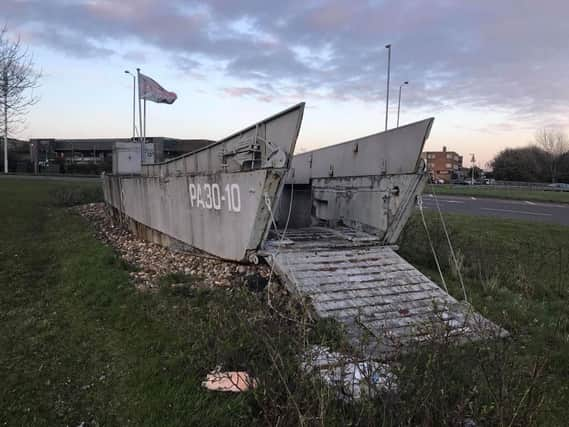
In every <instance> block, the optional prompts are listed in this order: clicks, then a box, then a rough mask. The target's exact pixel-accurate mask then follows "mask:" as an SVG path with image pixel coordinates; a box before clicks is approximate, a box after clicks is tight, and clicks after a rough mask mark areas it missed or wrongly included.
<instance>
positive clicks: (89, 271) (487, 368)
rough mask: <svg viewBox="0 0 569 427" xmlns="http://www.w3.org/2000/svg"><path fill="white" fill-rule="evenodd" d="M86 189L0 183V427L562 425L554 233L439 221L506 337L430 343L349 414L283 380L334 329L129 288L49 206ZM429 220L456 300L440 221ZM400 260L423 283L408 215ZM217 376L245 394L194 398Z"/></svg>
mask: <svg viewBox="0 0 569 427" xmlns="http://www.w3.org/2000/svg"><path fill="white" fill-rule="evenodd" d="M97 185H98V184H95V183H94V184H90V183H81V184H69V183H60V182H49V181H45V182H44V181H31V180H0V199H1V200H2V201H3V202H2V204H1V205H0V218H2V224H3V227H2V230H3V235H2V236H1V241H0V243H1V244H0V378H2V387H1V388H0V425H34V426H35V425H40V426H41V425H45V426H52V425H72V426H73V425H75V426H76V425H79V424H80V423H82V422H85V423H86V424H85V425H88V426H95V425H105V426H106V425H149V426H178V425H180V426H181V425H216V426H217V425H221V426H222V425H275V424H277V423H280V425H299V424H302V423H304V424H305V425H315V424H318V425H320V424H323V425H347V424H352V425H441V424H447V425H450V424H452V425H459V424H461V423H462V422H463V421H464V420H465V417H472V418H473V419H475V420H476V421H477V422H479V423H480V424H479V425H510V421H511V425H564V422H565V420H566V418H567V415H568V411H567V409H566V403H565V402H566V401H567V399H569V390H568V384H567V382H566V378H568V377H569V356H568V355H569V309H568V308H567V307H569V304H568V303H569V295H568V289H567V278H568V277H569V271H568V270H569V262H568V257H569V246H568V244H567V242H569V228H564V227H556V226H552V225H542V224H537V223H523V222H509V221H501V220H498V219H486V218H485V219H480V218H471V217H463V216H448V223H449V227H450V233H451V236H452V238H453V241H454V242H455V245H456V248H457V249H459V251H460V256H459V258H460V259H461V260H462V262H463V268H464V273H465V277H466V286H467V289H468V291H469V294H470V298H471V301H472V302H473V304H474V305H475V306H476V308H477V309H480V310H481V311H482V312H483V313H484V314H485V315H487V316H488V317H490V318H491V319H493V320H495V321H498V322H499V323H500V324H502V325H503V326H504V327H506V328H507V329H508V330H509V331H510V332H511V333H512V336H513V338H512V339H511V340H506V341H503V342H499V343H485V344H483V345H478V346H466V347H462V348H460V349H456V348H452V349H450V351H449V348H445V347H443V348H441V347H437V346H436V345H435V344H433V346H432V347H429V348H427V349H426V351H423V352H420V351H419V352H417V353H416V354H415V355H413V356H411V357H410V358H409V360H402V361H401V364H400V368H399V370H398V371H397V375H398V378H399V387H400V392H399V397H393V396H391V397H390V396H383V397H381V398H377V399H372V400H369V401H364V402H361V403H359V404H356V405H348V404H347V403H345V402H341V401H337V400H336V399H335V398H334V396H335V394H334V392H331V391H330V390H329V389H328V388H326V387H323V386H322V384H320V383H319V382H318V381H317V380H315V379H314V378H311V377H309V376H307V375H306V374H302V373H300V372H299V368H298V360H299V354H300V353H301V352H302V350H303V349H305V348H306V345H307V343H309V344H310V343H318V344H323V345H329V346H331V347H340V348H341V347H342V346H343V342H342V335H341V333H340V331H339V330H338V327H337V326H336V325H335V324H333V323H330V322H318V323H316V324H310V323H308V321H306V323H305V318H304V317H303V316H302V315H301V314H298V313H297V314H296V315H295V316H296V317H295V319H296V321H289V320H287V319H284V318H282V317H281V316H277V315H275V314H274V312H272V311H271V310H270V309H268V308H267V305H266V288H263V286H258V287H255V288H259V289H261V290H255V291H251V290H249V289H248V288H247V286H243V287H237V288H232V289H200V288H199V287H193V286H192V284H193V283H196V281H199V280H201V279H200V278H197V277H192V276H188V275H184V274H171V275H168V276H165V277H164V278H162V280H161V283H160V291H159V292H157V293H139V292H137V291H136V290H135V289H134V287H133V286H132V284H131V283H129V276H128V266H125V265H124V262H122V261H121V260H120V259H119V258H118V257H117V255H116V254H115V253H114V252H113V250H112V249H111V248H109V247H107V246H105V245H103V244H102V243H100V242H99V241H97V240H96V239H95V238H94V237H93V231H92V230H91V229H90V228H89V227H88V226H87V224H86V223H85V221H84V220H83V219H82V218H81V217H80V216H78V215H77V214H74V213H73V212H71V211H69V210H68V209H65V208H64V206H67V205H69V204H73V203H77V202H85V201H91V200H97V199H98V198H99V197H100V193H99V192H98V190H97V189H96V186H97ZM70 194H71V195H73V196H72V197H71V196H70ZM427 220H428V223H429V227H430V229H431V232H432V234H433V238H434V243H435V246H436V248H437V250H438V251H439V253H440V254H441V258H442V259H443V260H444V261H445V263H444V264H445V265H444V269H445V274H446V275H447V276H448V278H449V281H450V285H451V290H452V292H453V293H455V295H460V292H459V288H458V285H457V283H458V282H457V280H456V278H454V277H453V276H452V271H451V270H452V269H451V268H450V264H449V263H448V261H447V260H448V252H447V251H446V249H445V241H444V239H443V236H442V232H441V229H440V225H439V224H438V219H437V217H436V216H435V215H434V214H430V215H428V217H427ZM401 250H402V253H403V255H404V256H405V257H406V258H407V259H409V260H410V261H412V262H413V263H414V264H416V265H417V266H419V267H420V268H421V269H422V270H423V271H424V272H426V273H427V274H429V275H431V276H432V277H433V278H435V279H436V276H435V275H434V271H435V270H434V266H433V263H432V257H431V255H430V252H429V250H428V246H427V244H426V240H425V233H424V231H423V230H422V228H421V224H420V222H419V220H418V218H417V217H416V216H415V217H413V218H412V219H411V221H410V222H409V224H408V226H407V227H406V229H405V233H404V236H403V238H402V240H401ZM174 284H175V286H172V285H174ZM263 289H264V290H263ZM274 303H275V304H279V301H278V300H275V301H274ZM282 308H283V310H284V307H282ZM287 313H288V312H287ZM291 315H292V314H291ZM543 360H546V361H547V364H546V365H543V363H542V361H543ZM216 366H221V367H222V368H227V369H232V370H234V369H243V370H247V371H248V372H250V373H252V374H253V375H254V376H255V377H256V378H258V379H259V384H260V386H259V388H258V389H256V390H255V391H254V392H252V393H239V394H230V395H228V394H223V393H213V392H208V391H206V390H204V389H203V388H202V387H201V381H203V380H204V378H205V375H206V374H207V373H208V372H209V371H210V370H212V369H213V368H215V367H216ZM528 385H531V387H529V386H528Z"/></svg>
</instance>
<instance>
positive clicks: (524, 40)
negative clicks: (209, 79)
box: [0, 0, 569, 121]
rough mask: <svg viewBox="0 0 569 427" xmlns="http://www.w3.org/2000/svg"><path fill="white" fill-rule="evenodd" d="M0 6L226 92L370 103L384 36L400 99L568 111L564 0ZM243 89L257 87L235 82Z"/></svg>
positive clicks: (523, 111)
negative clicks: (165, 63) (214, 78)
mask: <svg viewBox="0 0 569 427" xmlns="http://www.w3.org/2000/svg"><path fill="white" fill-rule="evenodd" d="M0 13H2V15H4V16H6V17H7V20H8V21H7V22H8V23H9V24H14V25H16V26H18V28H23V29H29V28H33V29H34V31H35V32H36V34H37V35H38V37H34V40H35V41H36V42H38V43H43V44H48V45H49V46H51V47H54V48H58V49H60V50H61V51H63V52H65V53H67V54H70V55H74V56H78V57H93V56H104V55H112V54H114V53H115V52H113V50H112V49H110V48H108V47H107V46H108V45H109V44H110V43H109V42H111V41H120V42H129V41H136V42H137V44H140V43H142V44H143V45H147V46H150V47H152V48H156V49H160V50H161V51H164V52H167V53H169V54H170V55H169V57H170V58H172V62H173V64H174V65H175V66H177V67H178V68H179V69H180V70H181V71H182V72H186V73H188V72H191V73H194V74H195V75H200V74H199V73H200V67H201V65H202V63H203V62H204V61H206V62H207V63H208V66H210V67H217V69H218V71H220V72H223V73H225V74H226V75H227V76H230V77H231V78H234V79H238V80H239V81H240V82H242V84H239V85H237V86H235V87H230V88H227V89H225V91H226V93H227V94H228V95H231V96H253V97H256V98H257V99H264V100H269V99H280V98H281V97H287V98H288V97H294V96H307V97H314V98H315V99H326V98H327V99H334V100H354V99H355V100H359V101H362V102H378V101H380V100H382V99H384V96H385V88H384V81H385V69H386V52H385V49H384V47H383V46H384V44H385V43H388V42H390V43H392V45H393V50H392V60H393V62H392V81H393V89H392V90H394V91H395V90H396V89H397V87H398V85H399V82H401V81H403V80H409V81H410V82H411V84H410V86H409V88H408V90H406V93H405V97H406V98H405V102H406V105H407V106H408V107H414V108H423V109H430V110H431V111H435V112H436V111H437V110H440V109H447V108H453V107H454V106H462V107H465V106H467V107H475V108H480V109H496V110H500V111H509V112H510V113H511V114H514V115H515V117H516V118H518V119H519V120H520V121H528V120H541V119H542V118H543V117H544V116H547V117H548V119H552V118H555V119H559V120H565V121H567V120H568V119H567V117H568V115H567V107H566V100H567V99H568V98H569V74H567V73H565V70H566V69H567V68H568V67H569V55H568V53H569V45H568V44H567V42H566V41H567V40H568V39H569V26H568V25H566V22H565V20H566V16H568V15H569V3H567V2H565V1H562V0H549V1H548V2H546V3H539V2H535V1H533V0H504V1H501V2H460V3H457V2H454V1H451V0H432V1H431V2H429V4H428V7H427V5H425V3H424V2H422V1H419V0H408V1H405V2H387V1H371V0H368V1H360V2H348V1H344V0H329V1H325V0H302V1H301V0H289V1H287V2H266V1H261V0H242V1H239V2H236V1H233V0H210V1H207V2H191V1H182V0H180V1H176V0H162V1H160V2H156V1H152V0H122V1H121V2H116V1H110V0H89V1H69V0H53V1H50V2H46V1H40V0H3V1H2V4H1V5H0ZM54 28H56V29H57V30H56V31H54ZM40 35H41V36H42V37H39V36H40ZM127 55H128V53H127ZM263 85H265V86H266V85H270V86H271V88H270V90H268V89H261V87H262V86H263ZM244 88H255V89H254V90H257V91H259V92H260V93H252V92H248V91H242V90H241V91H240V90H237V89H244ZM227 91H229V92H227Z"/></svg>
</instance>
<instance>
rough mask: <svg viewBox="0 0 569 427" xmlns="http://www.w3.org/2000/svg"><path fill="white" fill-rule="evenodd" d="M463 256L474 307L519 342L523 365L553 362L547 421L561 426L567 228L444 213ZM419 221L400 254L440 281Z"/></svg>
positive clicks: (568, 301)
mask: <svg viewBox="0 0 569 427" xmlns="http://www.w3.org/2000/svg"><path fill="white" fill-rule="evenodd" d="M426 219H427V224H428V227H429V229H430V232H431V233H432V236H433V242H434V245H435V247H436V251H437V253H438V255H439V257H440V259H441V260H442V261H443V268H444V270H445V275H446V278H447V280H449V281H450V289H451V293H453V294H454V295H455V296H457V297H459V296H460V295H461V290H460V288H459V281H458V279H457V277H456V276H453V274H452V264H453V262H452V259H451V256H450V251H449V249H448V243H447V241H446V238H445V237H444V232H443V230H442V227H441V222H440V219H439V217H438V216H437V214H436V213H431V212H427V213H426ZM445 219H446V222H447V224H448V228H449V233H450V236H451V241H452V242H454V247H455V249H457V250H458V256H457V258H458V259H459V262H460V263H461V264H462V271H463V274H464V276H465V285H466V289H467V292H468V294H469V299H470V302H471V303H472V304H473V305H474V307H476V309H477V310H478V311H479V312H481V313H482V314H483V315H485V316H486V317H488V318H490V319H493V320H494V321H496V322H498V323H499V324H500V325H502V326H503V327H504V328H506V329H507V330H508V331H509V332H510V333H511V334H512V335H513V337H514V338H515V340H514V342H513V344H514V345H513V348H512V349H511V350H512V351H514V352H516V357H518V358H519V360H530V359H532V358H538V357H544V356H546V358H547V370H546V375H545V378H544V381H546V382H547V384H548V388H547V390H546V395H547V402H548V405H547V406H548V408H547V410H548V417H549V418H547V417H546V419H547V422H544V424H543V425H563V423H564V421H563V420H564V418H565V417H566V416H567V415H568V413H567V408H566V404H565V402H567V400H568V399H569V383H567V378H569V227H564V226H556V225H549V224H541V223H537V222H525V221H514V220H501V219H495V218H488V217H471V216H465V215H448V214H445ZM425 236H426V233H425V231H424V228H423V225H422V223H421V221H420V217H419V215H418V214H416V215H414V216H413V217H412V218H411V221H410V222H409V223H408V224H407V226H406V228H405V232H404V235H403V237H402V241H401V242H400V245H401V253H402V255H403V256H404V257H405V258H406V259H407V260H409V261H410V262H412V263H413V264H415V265H417V266H420V267H421V269H422V270H423V271H424V272H425V273H427V274H428V275H429V276H430V277H431V278H432V279H433V280H435V281H437V282H439V283H440V279H439V276H438V273H437V270H436V266H435V264H434V261H433V256H432V253H431V250H430V248H429V245H428V241H427V240H426V237H425Z"/></svg>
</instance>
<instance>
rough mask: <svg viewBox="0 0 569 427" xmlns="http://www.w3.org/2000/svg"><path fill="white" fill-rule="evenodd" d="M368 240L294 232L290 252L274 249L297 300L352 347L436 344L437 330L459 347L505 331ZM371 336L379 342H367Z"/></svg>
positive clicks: (274, 244) (341, 232)
mask: <svg viewBox="0 0 569 427" xmlns="http://www.w3.org/2000/svg"><path fill="white" fill-rule="evenodd" d="M346 231H348V232H347V233H346ZM365 237H366V233H363V232H357V234H355V235H354V232H353V231H351V230H349V229H347V230H346V229H338V230H330V229H327V228H319V227H311V228H307V229H297V230H289V231H288V232H287V233H286V240H287V241H288V244H285V245H283V244H280V241H279V240H278V239H275V240H269V241H267V243H266V245H265V248H266V251H267V260H268V262H270V263H273V267H274V269H275V271H276V272H277V273H278V274H279V275H280V276H281V278H283V279H284V281H285V283H286V284H287V286H288V287H289V289H290V290H291V291H292V292H295V293H297V294H300V295H301V296H303V297H309V298H310V300H311V302H312V305H313V306H314V309H315V311H316V313H317V314H318V315H319V316H321V317H324V318H332V319H335V320H337V321H339V322H340V323H341V324H343V325H344V326H345V328H346V331H347V332H348V336H349V338H350V340H351V341H352V343H353V344H354V345H355V346H356V347H357V348H360V347H361V346H365V347H366V349H365V350H366V351H367V352H371V353H377V354H386V353H389V352H392V351H394V350H395V349H398V348H400V347H401V346H403V347H405V346H407V347H408V346H413V345H416V344H417V343H420V342H422V341H424V340H426V339H429V338H430V337H431V335H432V334H433V332H434V331H433V327H435V325H436V326H437V327H439V328H444V329H445V333H446V334H447V335H448V336H455V337H456V338H457V339H478V338H480V336H481V334H482V333H483V331H488V330H491V331H498V328H497V327H496V326H495V325H493V324H492V323H491V322H489V321H488V320H486V319H484V318H482V316H480V315H479V314H477V313H475V312H474V311H472V309H471V308H470V307H469V306H466V305H464V304H462V303H459V302H458V301H457V300H456V299H454V298H453V297H451V296H450V295H448V294H447V293H446V292H445V291H443V290H442V289H441V288H439V287H438V286H437V285H436V284H435V283H434V282H433V281H431V280H430V279H429V278H428V277H426V276H425V275H424V274H422V273H421V272H420V271H419V270H417V269H416V268H414V267H413V266H412V265H411V264H409V263H408V262H407V261H405V260H404V259H403V258H402V257H401V256H399V255H398V254H397V253H396V252H395V250H394V248H393V247H390V246H382V245H379V244H378V242H377V240H374V237H373V236H370V237H369V239H366V238H365ZM367 334H370V335H371V336H372V337H373V338H372V339H371V340H365V339H363V337H364V336H366V335H367ZM364 341H365V342H364ZM368 341H369V342H368Z"/></svg>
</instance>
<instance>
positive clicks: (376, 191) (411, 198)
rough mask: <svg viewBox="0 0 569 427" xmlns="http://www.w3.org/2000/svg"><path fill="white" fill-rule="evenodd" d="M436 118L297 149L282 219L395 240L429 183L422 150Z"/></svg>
mask: <svg viewBox="0 0 569 427" xmlns="http://www.w3.org/2000/svg"><path fill="white" fill-rule="evenodd" d="M432 124H433V119H426V120H422V121H420V122H416V123H411V124H409V125H406V126H402V127H400V128H396V129H392V130H390V131H387V132H381V133H377V134H373V135H369V136H366V137H363V138H358V139H355V140H353V141H348V142H344V143H340V144H336V145H333V146H329V147H324V148H320V149H318V150H314V151H310V152H306V153H302V154H299V155H296V156H295V157H294V159H293V161H292V166H291V169H290V171H289V173H288V175H287V178H286V186H285V189H284V192H283V195H282V197H281V204H280V206H279V210H278V215H277V218H278V223H279V225H280V226H281V227H282V226H284V224H286V223H287V222H288V224H289V226H290V227H294V228H302V227H310V226H314V225H319V226H326V227H332V228H333V227H337V226H348V227H351V228H353V229H356V230H361V231H365V232H367V233H371V234H373V235H375V236H377V237H379V239H380V241H381V243H383V244H393V243H395V242H396V241H397V239H398V237H399V234H400V233H401V231H402V229H403V227H404V225H405V223H406V222H407V220H408V219H409V216H410V215H411V212H412V209H413V207H414V206H415V200H416V196H417V195H419V194H421V192H422V191H423V187H424V185H425V183H426V179H427V176H426V173H425V168H424V165H423V163H422V161H421V160H420V156H421V152H422V150H423V146H424V144H425V141H426V140H427V138H428V137H429V133H430V129H431V127H432ZM291 199H292V208H291V209H289V207H290V203H291ZM289 212H290V218H289ZM287 220H288V221H287Z"/></svg>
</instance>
